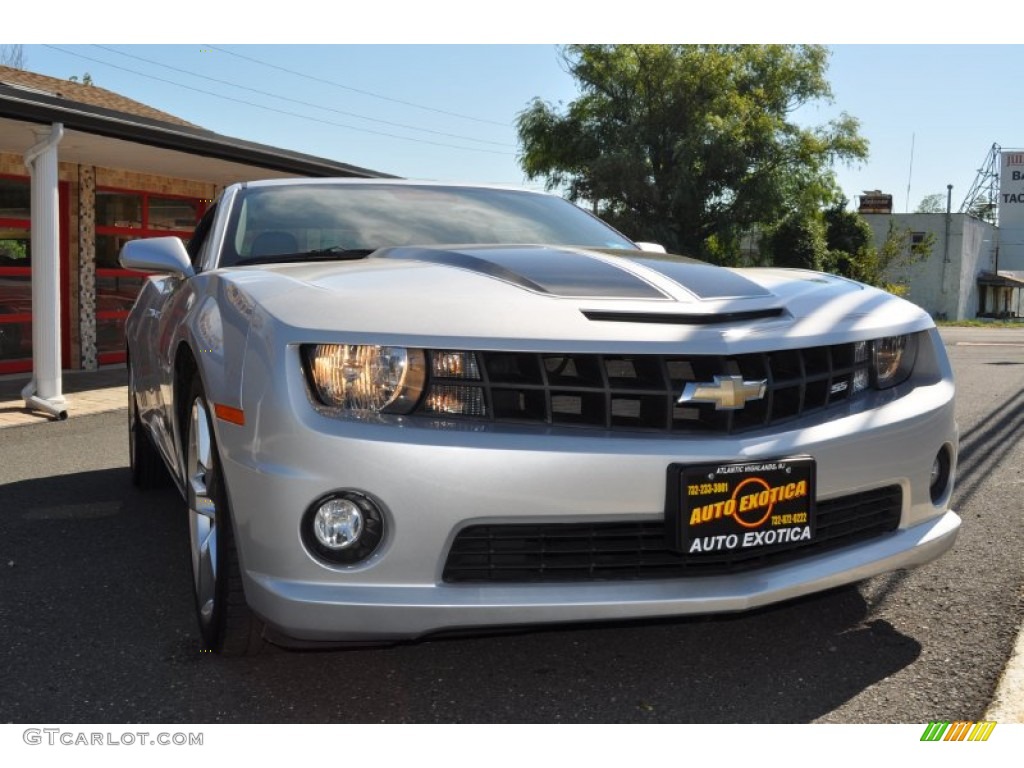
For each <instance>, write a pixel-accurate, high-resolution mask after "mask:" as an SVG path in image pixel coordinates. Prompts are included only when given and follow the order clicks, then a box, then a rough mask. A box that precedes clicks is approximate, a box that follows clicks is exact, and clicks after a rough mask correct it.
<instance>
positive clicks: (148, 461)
mask: <svg viewBox="0 0 1024 768" xmlns="http://www.w3.org/2000/svg"><path fill="white" fill-rule="evenodd" d="M128 464H129V466H130V467H131V471H132V484H134V485H135V486H136V487H137V488H142V489H143V490H149V489H152V488H162V487H164V486H165V485H167V484H168V481H169V480H170V476H169V475H168V474H167V468H166V467H165V466H164V461H163V459H162V458H160V454H159V453H158V452H157V450H156V447H155V446H154V445H153V441H152V440H151V439H150V437H149V433H147V432H146V429H145V427H143V426H142V421H141V420H140V419H139V404H138V400H137V399H136V396H135V377H134V375H133V374H132V369H131V365H129V366H128Z"/></svg>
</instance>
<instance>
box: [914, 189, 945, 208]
mask: <svg viewBox="0 0 1024 768" xmlns="http://www.w3.org/2000/svg"><path fill="white" fill-rule="evenodd" d="M945 198H946V196H945V195H943V194H942V193H941V192H935V193H933V194H930V195H925V196H924V197H923V198H921V202H920V203H918V204H917V210H916V211H914V213H945V212H946V200H945Z"/></svg>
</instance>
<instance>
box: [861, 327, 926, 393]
mask: <svg viewBox="0 0 1024 768" xmlns="http://www.w3.org/2000/svg"><path fill="white" fill-rule="evenodd" d="M872 347H873V348H872V357H871V366H872V369H873V374H874V375H873V378H874V384H875V386H876V387H878V389H888V388H889V387H895V386H896V385H897V384H902V383H903V382H904V381H906V380H907V379H908V378H909V377H910V373H911V371H913V370H914V361H915V360H916V359H917V336H916V335H911V336H887V337H885V338H882V339H876V340H875V341H874V343H873V345H872Z"/></svg>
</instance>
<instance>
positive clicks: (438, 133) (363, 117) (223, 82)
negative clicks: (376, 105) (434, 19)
mask: <svg viewBox="0 0 1024 768" xmlns="http://www.w3.org/2000/svg"><path fill="white" fill-rule="evenodd" d="M93 48H100V49H102V50H104V51H109V52H111V53H116V54H118V55H120V56H125V57H127V58H129V59H135V60H136V61H142V62H145V63H147V64H154V65H156V66H158V67H164V68H165V69H169V70H171V71H172V72H179V73H181V74H183V75H189V76H191V77H198V78H200V79H202V80H209V81H210V82H213V83H220V84H221V85H227V86H230V87H232V88H238V89H240V90H243V91H249V92H250V93H255V94H258V95H260V96H269V97H270V98H272V99H280V100H281V101H287V102H291V103H292V104H299V105H301V106H303V107H312V108H313V109H322V110H324V111H325V112H334V113H336V114H339V115H346V116H348V117H355V118H358V119H360V120H369V121H370V122H373V123H381V124H382V125H390V126H392V127H395V128H405V129H407V130H410V131H421V132H423V133H430V134H434V135H435V136H446V137H448V138H450V139H461V140H463V141H475V142H478V143H480V144H492V145H494V146H498V147H508V148H513V147H514V146H515V145H513V144H507V143H505V142H501V141H490V140H488V139H477V138H474V137H472V136H463V135H461V134H457V133H445V132H444V131H435V130H432V129H430V128H421V127H419V126H416V125H407V124H405V123H395V122H392V121H390V120H382V119H379V118H376V117H368V116H367V115H360V114H359V113H357V112H347V111H345V110H343V109H336V108H334V107H326V106H323V105H321V104H313V103H311V102H308V101H302V100H300V99H293V98H291V97H290V96H280V95H278V94H276V93H271V92H269V91H261V90H259V89H258V88H250V87H249V86H246V85H240V84H238V83H233V82H231V81H230V80H221V79H219V78H216V77H210V76H208V75H201V74H199V73H198V72H192V71H190V70H187V69H180V68H178V67H173V66H171V65H170V64H164V63H162V62H159V61H153V60H152V59H147V58H144V57H142V56H136V55H134V54H131V53H125V52H124V51H119V50H118V49H116V48H110V47H109V46H106V45H93Z"/></svg>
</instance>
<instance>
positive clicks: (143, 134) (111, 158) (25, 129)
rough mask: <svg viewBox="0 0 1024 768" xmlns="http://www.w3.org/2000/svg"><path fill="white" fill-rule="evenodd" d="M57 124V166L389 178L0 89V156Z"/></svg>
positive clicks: (218, 178) (231, 178) (222, 178)
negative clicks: (59, 132)
mask: <svg viewBox="0 0 1024 768" xmlns="http://www.w3.org/2000/svg"><path fill="white" fill-rule="evenodd" d="M53 123H61V124H63V126H64V130H65V134H64V139H63V140H62V141H61V143H60V145H59V147H58V156H59V159H60V161H61V162H69V163H77V164H83V165H94V166H100V167H106V168H117V169H123V170H129V171H136V172H139V173H151V174H156V175H160V176H170V177H173V178H179V179H190V180H194V181H201V182H207V183H213V184H217V185H220V186H224V185H227V184H230V183H233V182H235V181H251V180H253V179H260V178H282V177H287V176H310V177H327V176H349V177H357V178H380V177H384V178H393V177H392V176H391V175H390V174H386V173H380V172H378V171H371V170H369V169H366V168H360V167H358V166H354V165H348V164H346V163H338V162H335V161H332V160H327V159H324V158H320V157H315V156H312V155H305V154H302V153H299V152H291V151H289V150H285V149H279V148H277V147H271V146H267V145H265V144H257V143H255V142H250V141H244V140H242V139H235V138H231V137H229V136H223V135H221V134H217V133H213V132H212V131H207V130H204V129H202V128H196V127H194V126H190V125H179V124H176V123H169V122H163V121H159V120H153V119H150V118H146V117H140V116H136V115H131V114H127V113H124V112H115V111H113V110H108V109H103V108H100V107H95V106H92V105H88V104H82V103H80V102H72V101H67V100H65V99H62V98H60V97H56V96H49V95H45V94H41V93H37V92H35V91H31V90H28V89H22V88H16V87H12V86H9V85H3V84H0V152H13V153H24V152H25V151H26V150H27V149H28V148H29V147H31V146H32V145H33V144H35V143H36V141H37V140H38V139H37V136H36V135H35V131H34V129H36V128H38V127H40V126H43V125H51V124H53Z"/></svg>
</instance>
